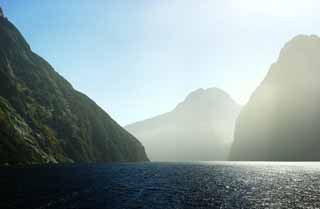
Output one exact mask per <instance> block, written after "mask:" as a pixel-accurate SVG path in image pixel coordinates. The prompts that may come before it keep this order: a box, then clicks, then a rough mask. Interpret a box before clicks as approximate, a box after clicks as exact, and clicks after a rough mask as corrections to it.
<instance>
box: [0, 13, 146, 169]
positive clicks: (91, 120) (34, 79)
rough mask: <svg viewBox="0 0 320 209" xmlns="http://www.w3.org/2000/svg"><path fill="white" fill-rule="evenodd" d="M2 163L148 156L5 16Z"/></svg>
mask: <svg viewBox="0 0 320 209" xmlns="http://www.w3.org/2000/svg"><path fill="white" fill-rule="evenodd" d="M0 44H1V45H0V164H41V163H66V162H113V161H146V160H148V158H147V156H146V154H145V151H144V148H143V146H142V145H141V144H140V142H139V141H138V140H137V139H136V138H135V137H133V136H132V135H131V134H129V133H128V132H126V131H125V130H124V129H123V128H121V127H120V126H119V125H118V124H117V123H116V122H115V121H114V120H113V119H112V118H111V117H110V116H109V115H108V114H107V113H105V111H104V110H102V109H101V108H100V107H99V106H98V105H97V104H96V103H95V102H94V101H92V100H91V99H90V98H89V97H87V96H86V95H84V94H82V93H81V92H79V91H77V90H75V89H74V88H73V87H72V85H71V84H70V83H69V82H68V81H66V80H65V79H64V78H63V77H62V76H60V75H59V74H58V73H57V72H56V71H55V70H54V69H53V67H52V66H51V65H50V64H49V63H48V62H47V61H45V60H44V59H43V58H41V57H40V56H39V55H37V54H35V53H34V52H32V50H31V48H30V46H29V44H28V43H27V41H26V40H25V39H24V37H23V36H22V35H21V33H20V32H19V31H18V30H17V29H16V28H15V26H14V25H13V24H12V23H11V22H10V21H9V20H8V19H7V18H5V17H4V16H2V17H0Z"/></svg>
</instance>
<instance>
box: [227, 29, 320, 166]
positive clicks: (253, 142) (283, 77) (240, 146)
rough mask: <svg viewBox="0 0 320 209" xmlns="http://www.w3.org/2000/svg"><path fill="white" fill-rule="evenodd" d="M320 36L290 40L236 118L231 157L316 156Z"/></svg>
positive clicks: (293, 158)
mask: <svg viewBox="0 0 320 209" xmlns="http://www.w3.org/2000/svg"><path fill="white" fill-rule="evenodd" d="M319 78H320V38H319V37H317V36H304V35H300V36H297V37H295V38H293V39H292V40H291V41H289V42H288V43H287V44H286V45H285V46H284V48H283V49H282V50H281V52H280V56H279V58H278V60H277V61H276V62H275V63H274V64H272V66H271V68H270V70H269V72H268V74H267V76H266V78H265V79H264V81H263V82H262V83H261V85H260V86H259V87H258V88H257V89H256V91H255V92H254V93H253V95H252V97H251V99H250V101H249V102H248V104H247V105H246V106H245V107H244V108H243V110H242V111H241V114H240V116H239V119H238V121H237V125H236V130H235V141H234V143H233V146H232V150H231V153H230V159H231V160H263V161H312V160H320V152H319V148H320V128H319V125H320V106H319V104H320V82H319Z"/></svg>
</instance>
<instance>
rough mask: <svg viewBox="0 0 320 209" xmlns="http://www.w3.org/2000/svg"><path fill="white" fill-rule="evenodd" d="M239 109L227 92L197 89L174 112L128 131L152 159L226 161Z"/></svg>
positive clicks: (139, 124)
mask: <svg viewBox="0 0 320 209" xmlns="http://www.w3.org/2000/svg"><path fill="white" fill-rule="evenodd" d="M239 112H240V106H239V105H238V104H236V103H235V102H234V101H233V100H232V99H231V98H230V96H229V95H227V94H226V93H225V92H223V91H221V90H219V89H216V88H211V89H207V90H203V89H198V90H196V91H194V92H192V93H191V94H189V95H188V96H187V98H186V99H185V100H184V101H183V102H182V103H180V104H179V105H178V106H177V107H176V108H175V109H174V110H173V111H171V112H168V113H165V114H163V115H160V116H156V117H154V118H151V119H148V120H145V121H141V122H137V123H134V124H131V125H128V126H126V127H125V128H126V129H127V130H128V131H129V132H130V133H132V134H133V135H135V136H136V137H137V138H138V139H139V140H141V142H142V143H143V144H144V145H145V148H146V152H147V154H148V156H149V157H150V159H151V160H155V161H199V160H202V161H204V160H226V159H227V156H228V154H229V149H230V146H231V143H232V140H233V130H234V124H235V120H236V117H237V116H238V114H239Z"/></svg>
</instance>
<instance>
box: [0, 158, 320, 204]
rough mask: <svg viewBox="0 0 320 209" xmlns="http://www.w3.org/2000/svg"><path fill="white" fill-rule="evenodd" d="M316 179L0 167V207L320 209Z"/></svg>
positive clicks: (225, 167)
mask: <svg viewBox="0 0 320 209" xmlns="http://www.w3.org/2000/svg"><path fill="white" fill-rule="evenodd" d="M18 173H19V174H20V173H23V176H24V177H23V178H21V175H18ZM319 174H320V163H309V162H308V163H306V162H299V163H296V162H199V163H197V162H188V163H141V164H134V163H133V164H130V163H129V164H126V163H123V164H108V165H103V164H101V165H72V166H50V167H46V166H38V167H34V168H29V169H23V168H16V169H14V168H11V169H10V168H2V169H1V172H0V179H1V181H2V185H3V186H2V187H1V188H0V192H1V194H2V196H4V199H5V200H6V202H1V203H0V208H19V209H24V208H48V209H49V208H52V209H53V208H54V209H60V208H61V209H62V208H97V209H100V208H101V209H102V208H113V209H122V208H143V209H163V208H168V209H171V208H172V209H173V208H187V209H188V208H190V209H193V208H222V209H233V208H234V209H238V208H245V209H251V208H254V209H256V208H259V209H260V208H268V209H270V208H275V209H278V208H301V209H302V208H320V202H319V199H320V175H319ZM12 185H17V187H12ZM31 200H32V201H31Z"/></svg>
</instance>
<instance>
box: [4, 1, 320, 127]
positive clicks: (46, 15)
mask: <svg viewBox="0 0 320 209" xmlns="http://www.w3.org/2000/svg"><path fill="white" fill-rule="evenodd" d="M0 5H1V6H2V8H3V10H4V13H5V15H6V16H7V17H8V19H9V20H10V21H11V22H13V23H14V24H15V25H16V27H17V28H18V29H19V30H20V32H22V34H23V35H24V37H25V38H26V40H27V41H28V43H29V44H30V46H31V48H32V50H33V51H34V52H36V53H38V54H39V55H41V56H42V57H44V58H45V59H46V60H47V61H48V62H49V63H50V64H51V65H52V66H53V67H54V68H55V70H56V71H57V72H58V73H59V74H61V75H62V76H64V77H65V78H66V79H67V80H68V81H70V83H71V84H72V85H73V86H74V88H76V89H77V90H79V91H81V92H83V93H85V94H87V95H88V96H89V97H90V98H91V99H93V100H94V101H95V102H96V103H97V104H98V105H99V106H101V107H102V108H103V109H104V110H105V111H106V112H108V113H109V114H110V115H111V116H112V117H113V118H114V119H115V120H116V121H117V122H118V123H120V124H121V125H126V124H129V123H132V122H135V121H139V120H143V119H146V118H150V117H152V116H155V115H158V114H161V113H164V112H168V111H170V110H172V109H173V108H174V107H175V106H176V105H177V104H178V103H179V102H181V101H183V100H184V98H185V97H186V96H187V95H188V94H189V93H190V92H191V91H194V90H196V89H198V88H210V87H218V88H221V89H223V90H225V91H226V92H228V93H229V94H230V95H231V96H232V97H233V98H234V99H235V100H236V101H237V102H239V103H240V104H245V103H246V102H247V101H248V99H249V98H250V95H251V94H252V92H253V91H254V90H255V88H256V87H257V86H258V85H259V83H260V82H261V81H262V79H263V78H264V76H265V75H266V73H267V72H268V69H269V67H270V65H271V64H272V63H273V62H275V61H276V60H277V57H278V54H279V51H280V49H281V48H282V47H283V46H284V44H285V43H286V42H288V41H289V40H290V39H292V38H293V37H294V36H296V35H298V34H307V35H310V34H316V35H320V27H319V25H320V14H319V11H320V1H318V0H304V1H300V0H281V1H280V0H224V1H222V0H135V1H132V0H90V1H89V0H68V1H66V0H55V1H43V0H28V1H21V0H20V1H19V0H0Z"/></svg>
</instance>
